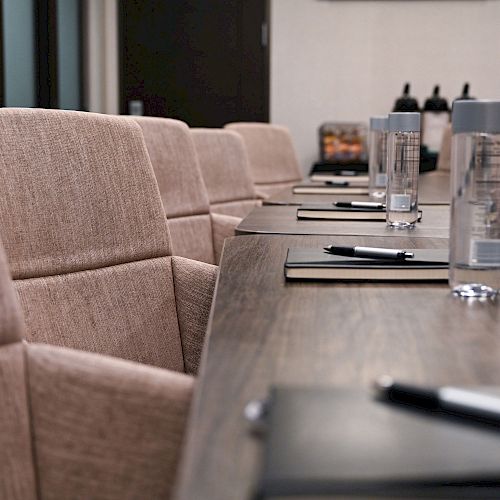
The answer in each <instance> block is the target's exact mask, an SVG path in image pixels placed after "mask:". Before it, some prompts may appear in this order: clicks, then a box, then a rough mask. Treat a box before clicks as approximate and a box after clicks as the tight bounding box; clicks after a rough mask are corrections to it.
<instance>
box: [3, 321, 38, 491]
mask: <svg viewBox="0 0 500 500" xmlns="http://www.w3.org/2000/svg"><path fill="white" fill-rule="evenodd" d="M0 321H1V319H0ZM24 348H25V346H24V345H23V344H22V343H21V342H15V343H11V344H8V345H3V346H0V498H1V499H2V500H32V499H35V498H36V482H35V472H34V467H33V455H32V446H31V433H30V421H29V410H28V395H27V390H26V371H25V366H24V355H25V353H24Z"/></svg>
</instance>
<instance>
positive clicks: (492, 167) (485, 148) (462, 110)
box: [449, 100, 500, 297]
mask: <svg viewBox="0 0 500 500" xmlns="http://www.w3.org/2000/svg"><path fill="white" fill-rule="evenodd" d="M452 132H453V136H452V153H451V190H452V192H451V194H452V206H451V225H450V275H449V278H450V279H449V281H450V286H451V288H452V290H453V292H454V293H456V294H458V295H460V296H463V297H489V296H494V295H496V294H497V293H498V292H499V290H500V101H490V100H476V101H456V102H455V103H454V105H453V114H452Z"/></svg>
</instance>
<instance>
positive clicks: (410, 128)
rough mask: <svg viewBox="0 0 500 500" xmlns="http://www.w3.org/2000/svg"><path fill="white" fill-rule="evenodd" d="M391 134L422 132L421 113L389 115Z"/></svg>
mask: <svg viewBox="0 0 500 500" xmlns="http://www.w3.org/2000/svg"><path fill="white" fill-rule="evenodd" d="M389 132H420V113H389Z"/></svg>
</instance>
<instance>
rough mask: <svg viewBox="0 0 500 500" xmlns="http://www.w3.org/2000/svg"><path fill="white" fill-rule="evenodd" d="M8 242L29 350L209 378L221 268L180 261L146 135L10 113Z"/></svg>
mask: <svg viewBox="0 0 500 500" xmlns="http://www.w3.org/2000/svg"><path fill="white" fill-rule="evenodd" d="M0 127H1V130H2V134H0V151H1V153H2V154H1V155H0V234H1V237H2V239H3V242H4V245H5V249H6V253H7V256H8V259H9V263H10V268H11V272H12V275H13V278H14V280H15V286H16V288H17V291H18V293H19V297H20V300H21V304H22V307H23V310H24V313H25V318H26V324H27V333H26V338H27V339H28V340H29V341H36V342H45V343H48V344H55V345H60V346H64V347H71V348H75V349H80V350H84V351H91V352H96V353H100V354H107V355H111V356H116V357H120V358H123V359H128V360H133V361H138V362H141V363H146V364H149V365H154V366H158V367H161V368H169V369H172V370H176V371H180V372H183V371H185V372H188V373H195V372H196V371H197V367H198V363H199V358H200V353H201V349H202V346H203V339H204V335H205V330H206V325H207V319H208V314H209V310H210V304H211V298H212V294H213V288H214V285H215V279H216V268H215V267H214V266H210V265H208V264H203V263H199V262H193V261H190V260H188V259H185V258H182V257H171V256H170V254H171V246H170V239H169V233H168V228H167V223H166V219H165V213H164V210H163V207H162V204H161V199H160V195H159V192H158V187H157V184H156V181H155V177H154V173H153V169H152V167H151V163H150V161H149V157H148V154H147V151H146V146H145V143H144V139H143V136H142V133H141V129H140V127H139V126H138V125H137V124H136V123H134V122H133V121H131V120H124V119H121V118H118V117H109V116H105V115H94V114H90V113H78V112H68V111H50V110H32V109H3V110H0Z"/></svg>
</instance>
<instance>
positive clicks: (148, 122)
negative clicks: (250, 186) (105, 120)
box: [127, 117, 237, 264]
mask: <svg viewBox="0 0 500 500" xmlns="http://www.w3.org/2000/svg"><path fill="white" fill-rule="evenodd" d="M127 119H130V118H127ZM133 120H135V121H136V122H137V123H138V124H139V125H140V126H141V129H142V132H143V134H144V139H145V141H146V145H147V148H148V152H149V156H150V158H151V162H152V164H153V168H154V172H155V175H156V180H157V182H158V187H159V190H160V194H161V198H162V202H163V207H164V208H165V212H166V214H167V218H168V225H169V228H170V235H171V238H172V244H173V249H172V251H173V254H174V255H180V256H183V257H187V258H190V259H195V260H199V261H202V262H208V263H210V264H216V263H218V262H219V256H220V253H221V250H222V247H221V246H219V245H221V244H223V242H224V239H225V238H226V237H228V236H234V228H235V227H236V225H237V222H236V221H234V220H231V219H230V218H227V217H226V218H223V220H221V219H220V217H219V218H216V219H214V218H213V216H212V215H211V214H210V204H209V201H208V194H207V190H206V187H205V184H204V182H203V177H202V175H201V171H200V166H199V163H198V157H197V156H196V150H195V146H194V142H193V138H192V137H191V133H190V132H189V127H188V126H187V125H186V124H185V123H184V122H181V121H179V120H172V119H169V118H150V117H134V118H133ZM235 222H236V224H235ZM221 236H222V239H220V238H221ZM215 241H217V242H218V245H217V246H216V245H215Z"/></svg>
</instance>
